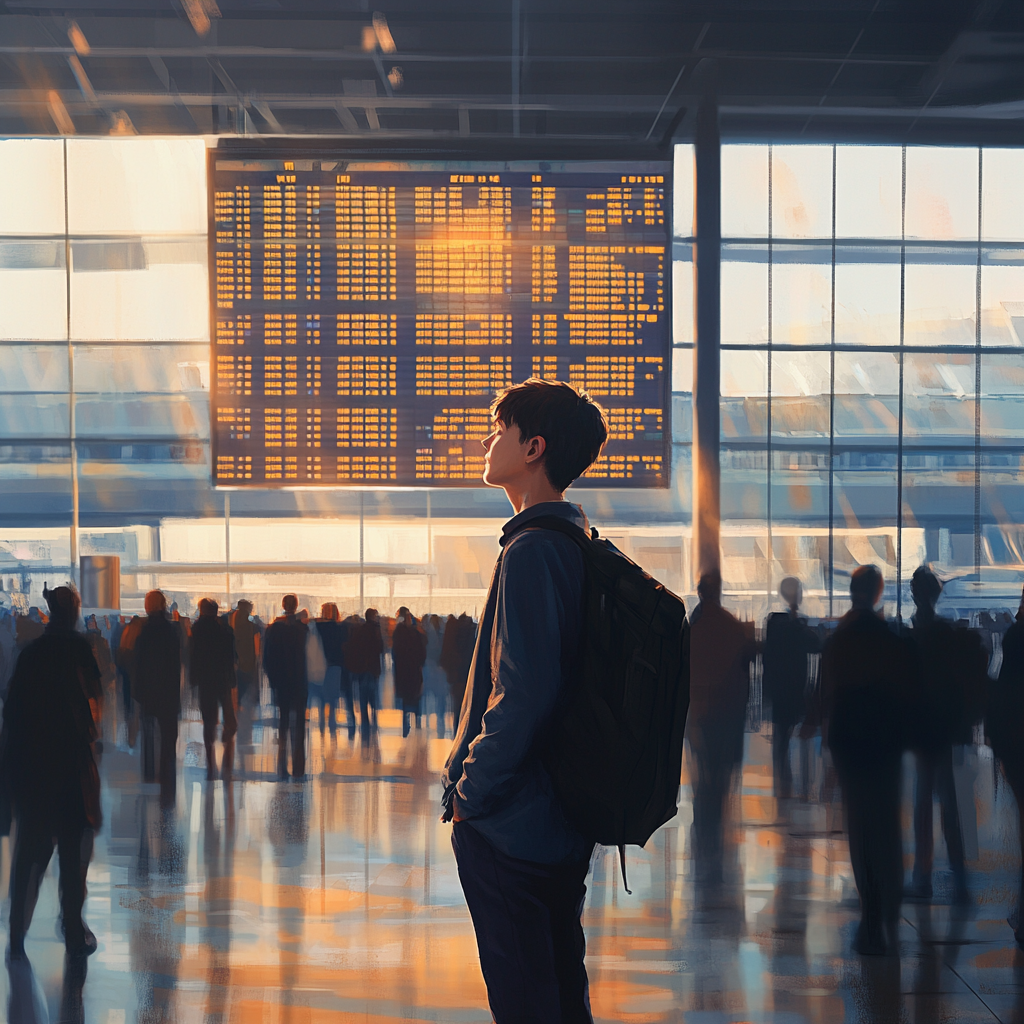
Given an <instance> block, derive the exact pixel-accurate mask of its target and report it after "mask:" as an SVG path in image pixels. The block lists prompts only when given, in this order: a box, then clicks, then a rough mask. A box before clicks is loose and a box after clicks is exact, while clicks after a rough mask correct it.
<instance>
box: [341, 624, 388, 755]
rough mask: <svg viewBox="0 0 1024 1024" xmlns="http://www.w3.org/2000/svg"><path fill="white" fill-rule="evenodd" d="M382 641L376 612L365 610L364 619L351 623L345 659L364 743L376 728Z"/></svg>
mask: <svg viewBox="0 0 1024 1024" xmlns="http://www.w3.org/2000/svg"><path fill="white" fill-rule="evenodd" d="M383 654H384V639H383V637H382V636H381V632H380V616H379V615H378V614H377V609H376V608H367V609H366V617H365V618H364V619H363V620H362V621H360V622H358V623H353V625H352V629H351V631H350V632H349V638H348V646H347V647H346V648H345V656H346V660H347V661H348V664H349V667H350V671H351V672H352V683H353V685H354V686H355V687H356V688H357V689H358V691H359V719H360V728H361V731H362V737H363V740H364V741H368V740H369V738H370V732H371V729H373V728H375V727H376V725H377V708H378V706H379V703H380V701H379V687H380V670H381V658H382V657H383ZM371 712H372V717H371Z"/></svg>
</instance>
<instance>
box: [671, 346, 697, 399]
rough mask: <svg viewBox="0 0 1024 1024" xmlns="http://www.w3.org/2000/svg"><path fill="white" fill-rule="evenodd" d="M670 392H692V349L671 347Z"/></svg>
mask: <svg viewBox="0 0 1024 1024" xmlns="http://www.w3.org/2000/svg"><path fill="white" fill-rule="evenodd" d="M672 392H673V394H687V395H689V394H692V393H693V349H692V348H674V349H672Z"/></svg>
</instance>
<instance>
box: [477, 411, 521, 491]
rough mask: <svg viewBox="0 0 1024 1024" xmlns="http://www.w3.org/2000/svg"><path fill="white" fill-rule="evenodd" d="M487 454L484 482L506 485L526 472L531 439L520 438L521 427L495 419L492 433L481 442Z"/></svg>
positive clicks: (496, 485)
mask: <svg viewBox="0 0 1024 1024" xmlns="http://www.w3.org/2000/svg"><path fill="white" fill-rule="evenodd" d="M480 443H481V444H482V445H483V446H484V451H485V452H486V453H487V455H486V456H485V457H484V475H483V482H484V483H485V484H487V485H489V486H490V487H504V486H505V485H506V484H511V483H515V482H516V481H517V480H518V479H520V478H521V477H522V475H523V474H524V473H526V471H527V470H526V467H527V464H528V459H527V456H528V454H529V453H530V450H531V442H530V439H527V440H526V441H522V440H520V436H519V428H518V427H517V426H515V425H513V426H510V427H506V426H505V424H504V423H502V422H501V420H495V421H494V424H493V428H492V430H491V432H490V434H488V435H487V437H485V438H484V439H483V441H481V442H480Z"/></svg>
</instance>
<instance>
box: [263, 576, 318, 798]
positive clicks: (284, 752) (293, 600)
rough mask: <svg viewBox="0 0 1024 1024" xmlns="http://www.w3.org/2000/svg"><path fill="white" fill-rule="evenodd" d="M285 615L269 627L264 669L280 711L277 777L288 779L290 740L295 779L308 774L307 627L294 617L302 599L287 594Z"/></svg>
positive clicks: (284, 600)
mask: <svg viewBox="0 0 1024 1024" xmlns="http://www.w3.org/2000/svg"><path fill="white" fill-rule="evenodd" d="M281 607H282V608H283V609H284V615H282V616H281V617H280V618H277V619H275V620H274V621H273V622H272V623H271V624H270V625H269V626H268V627H267V639H266V644H265V646H264V649H263V668H264V670H265V671H266V673H267V678H268V679H269V680H270V688H271V690H273V692H274V703H275V704H277V711H278V747H277V776H278V778H279V779H287V778H288V741H289V739H290V740H291V748H292V777H293V778H296V779H301V778H302V776H303V775H305V774H306V703H307V701H308V700H309V689H308V685H307V682H306V634H307V632H308V628H307V626H306V624H305V623H304V622H303V621H302V620H301V619H300V618H299V617H298V616H297V615H296V614H295V612H296V610H297V609H298V607H299V599H298V598H297V597H296V596H295V595H294V594H285V596H284V597H283V598H282V599H281Z"/></svg>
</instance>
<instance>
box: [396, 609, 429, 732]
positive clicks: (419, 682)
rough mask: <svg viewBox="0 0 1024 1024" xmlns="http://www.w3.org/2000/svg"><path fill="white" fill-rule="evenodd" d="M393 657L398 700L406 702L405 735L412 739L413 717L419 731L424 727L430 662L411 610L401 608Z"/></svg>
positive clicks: (403, 708)
mask: <svg viewBox="0 0 1024 1024" xmlns="http://www.w3.org/2000/svg"><path fill="white" fill-rule="evenodd" d="M391 658H392V662H393V664H394V670H395V697H396V698H397V699H398V700H400V701H401V702H402V735H403V736H408V735H409V718H410V716H411V715H415V716H416V728H417V729H418V728H419V727H420V716H421V713H422V711H421V707H420V702H421V701H422V699H423V666H424V664H425V663H426V660H427V638H426V637H425V636H424V635H423V633H422V632H421V631H420V629H419V627H418V626H417V625H416V620H415V619H414V618H413V615H412V612H410V611H409V609H408V608H399V609H398V622H397V623H396V624H395V631H394V633H393V634H392V635H391Z"/></svg>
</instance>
